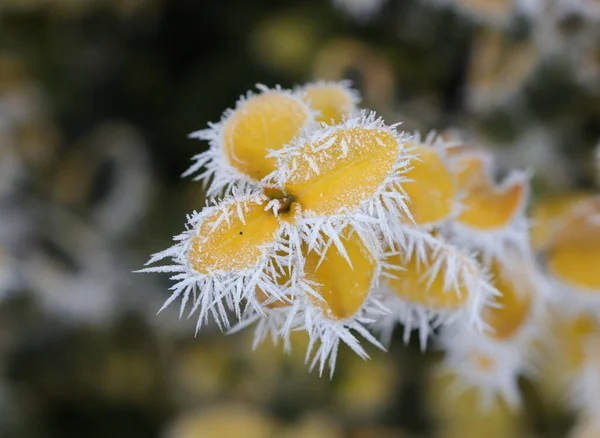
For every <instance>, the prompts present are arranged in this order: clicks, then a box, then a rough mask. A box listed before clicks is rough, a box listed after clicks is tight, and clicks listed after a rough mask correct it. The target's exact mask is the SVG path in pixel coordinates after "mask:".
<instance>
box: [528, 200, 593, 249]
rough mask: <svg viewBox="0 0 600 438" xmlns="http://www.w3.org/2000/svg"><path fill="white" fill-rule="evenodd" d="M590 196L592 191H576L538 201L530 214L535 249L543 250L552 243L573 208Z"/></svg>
mask: <svg viewBox="0 0 600 438" xmlns="http://www.w3.org/2000/svg"><path fill="white" fill-rule="evenodd" d="M590 197H591V194H590V193H584V192H575V193H566V194H563V195H559V196H550V197H547V198H544V199H541V200H540V201H538V202H537V203H536V204H535V205H534V207H533V209H532V211H531V214H530V218H531V222H532V224H533V227H532V229H531V244H532V245H533V247H534V249H536V250H541V249H543V248H546V247H547V246H548V245H550V244H551V242H552V240H553V239H554V237H555V235H556V232H557V231H558V230H559V229H560V228H561V226H562V224H563V222H564V221H565V220H567V218H568V216H569V213H570V212H571V211H572V209H573V208H574V207H575V206H576V205H577V204H579V203H581V202H583V201H585V200H586V199H589V198H590Z"/></svg>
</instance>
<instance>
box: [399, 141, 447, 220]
mask: <svg viewBox="0 0 600 438" xmlns="http://www.w3.org/2000/svg"><path fill="white" fill-rule="evenodd" d="M411 146H413V145H412V144H410V143H407V147H411ZM411 152H412V153H414V154H416V155H418V159H417V160H414V161H412V162H411V169H410V170H409V171H408V172H407V173H406V174H405V176H406V178H408V179H412V180H413V181H412V182H409V183H406V184H404V185H403V186H402V188H403V189H404V191H405V192H406V194H407V195H408V197H409V199H410V202H409V203H408V209H409V210H410V213H411V215H412V217H413V219H414V222H415V223H416V224H417V225H425V224H433V223H436V222H439V221H441V220H444V219H446V218H448V217H449V216H450V215H451V214H452V212H453V210H454V207H455V202H456V195H457V193H456V183H455V181H454V178H453V176H452V174H451V173H450V170H449V169H448V168H447V166H446V164H445V163H444V161H443V160H442V157H440V155H439V154H438V152H437V151H436V150H435V149H433V148H432V147H429V146H426V145H419V146H416V147H415V148H414V149H413V150H412V151H411Z"/></svg>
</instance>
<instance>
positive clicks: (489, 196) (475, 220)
mask: <svg viewBox="0 0 600 438" xmlns="http://www.w3.org/2000/svg"><path fill="white" fill-rule="evenodd" d="M456 167H457V168H458V169H459V171H458V173H457V181H458V188H459V191H460V192H462V193H463V194H464V198H463V200H462V203H463V209H462V211H461V213H460V215H459V217H458V221H459V222H460V223H462V224H465V225H467V226H469V227H472V228H475V229H479V230H482V231H493V230H497V229H501V228H504V227H506V226H508V225H509V224H510V223H511V222H512V221H513V219H515V217H517V216H518V214H519V213H520V212H521V210H522V208H523V205H524V203H525V200H526V198H527V192H528V183H527V181H526V180H525V179H524V178H522V179H515V180H514V181H511V182H510V184H504V185H502V186H496V185H495V184H494V182H493V181H491V180H490V178H489V176H488V175H487V173H486V168H485V162H484V160H483V159H482V158H481V157H478V156H465V157H461V158H459V159H458V160H457V162H456Z"/></svg>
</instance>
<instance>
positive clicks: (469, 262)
mask: <svg viewBox="0 0 600 438" xmlns="http://www.w3.org/2000/svg"><path fill="white" fill-rule="evenodd" d="M403 238H404V239H405V240H406V242H405V243H403V244H401V245H399V246H400V247H401V249H400V251H393V252H388V253H387V254H385V255H384V257H383V261H382V277H381V281H380V287H381V293H382V295H383V298H382V301H383V304H384V305H385V306H386V307H388V308H389V309H390V310H391V314H390V315H389V316H387V317H384V318H380V319H378V321H377V322H376V323H375V324H374V329H375V331H377V332H379V333H381V334H382V336H383V338H384V339H386V340H389V338H390V337H391V333H392V331H393V329H394V326H395V325H396V324H398V323H400V324H403V325H404V340H405V342H408V340H409V337H410V333H411V331H412V330H413V329H416V330H418V332H419V340H420V343H421V347H422V348H423V349H424V348H425V346H426V343H427V339H428V337H429V335H430V334H431V332H432V331H433V329H434V328H436V327H439V326H441V325H445V324H449V323H453V322H455V321H459V320H460V321H461V322H462V323H463V324H465V325H468V326H470V327H472V328H473V329H474V330H475V331H481V330H483V328H484V323H483V321H482V320H481V312H482V309H483V308H484V306H486V305H488V304H489V303H490V302H491V299H492V297H493V296H494V295H497V294H498V291H497V290H496V289H495V288H494V287H493V286H492V284H491V283H490V277H489V273H488V272H487V270H486V269H485V268H484V267H482V266H481V265H480V264H479V263H478V262H477V260H476V259H475V258H474V256H473V255H472V254H468V253H464V252H462V251H460V250H459V249H458V248H456V247H455V246H453V245H451V244H449V243H447V242H445V241H443V240H441V239H440V238H438V237H434V236H432V235H431V234H429V233H427V232H425V231H423V230H419V229H416V228H408V229H405V230H404V236H403Z"/></svg>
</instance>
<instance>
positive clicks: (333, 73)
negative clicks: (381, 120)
mask: <svg viewBox="0 0 600 438" xmlns="http://www.w3.org/2000/svg"><path fill="white" fill-rule="evenodd" d="M349 71H352V72H354V73H355V76H357V77H358V78H359V79H358V80H360V83H361V91H362V92H363V93H364V96H365V100H366V101H367V102H368V103H369V104H370V105H369V106H371V107H377V108H385V107H387V106H388V105H390V104H392V102H393V100H394V98H393V96H394V95H395V94H396V80H397V77H396V74H395V73H394V69H393V66H392V64H391V63H390V60H389V57H387V56H385V55H384V54H382V53H379V52H378V51H376V50H374V49H373V48H372V47H370V46H368V45H365V44H364V43H363V42H362V41H360V40H357V39H347V38H339V39H333V40H330V41H328V42H326V43H325V44H324V45H323V46H322V48H321V49H320V50H319V51H318V52H317V54H316V56H315V62H314V67H313V74H314V76H315V77H318V78H322V79H325V80H331V81H339V80H340V79H343V78H345V77H347V74H348V72H349ZM373 104H375V105H373Z"/></svg>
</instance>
